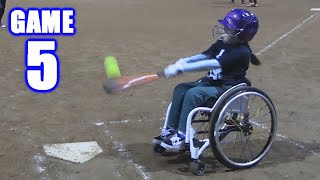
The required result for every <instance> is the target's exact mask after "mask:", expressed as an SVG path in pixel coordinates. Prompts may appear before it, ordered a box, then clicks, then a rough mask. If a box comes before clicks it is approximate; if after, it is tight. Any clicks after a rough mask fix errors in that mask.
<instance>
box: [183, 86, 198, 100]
mask: <svg viewBox="0 0 320 180" xmlns="http://www.w3.org/2000/svg"><path fill="white" fill-rule="evenodd" d="M201 99H202V98H201V93H200V92H199V90H198V89H197V88H192V89H190V90H188V91H187V92H186V94H185V100H187V101H192V102H198V103H200V102H201Z"/></svg>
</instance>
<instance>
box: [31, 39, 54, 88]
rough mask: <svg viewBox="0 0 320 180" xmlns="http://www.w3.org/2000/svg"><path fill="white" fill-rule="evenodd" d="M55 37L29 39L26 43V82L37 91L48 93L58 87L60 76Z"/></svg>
mask: <svg viewBox="0 0 320 180" xmlns="http://www.w3.org/2000/svg"><path fill="white" fill-rule="evenodd" d="M57 46H58V44H57V41H56V40H55V39H29V40H27V41H26V44H25V66H26V71H25V82H26V84H27V86H28V87H29V88H30V89H31V90H32V91H35V92H38V93H47V92H51V91H53V90H54V89H55V88H57V86H58V84H59V76H60V64H59V58H58V56H57V55H56V54H55V52H56V50H57Z"/></svg>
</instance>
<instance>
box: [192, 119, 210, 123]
mask: <svg viewBox="0 0 320 180" xmlns="http://www.w3.org/2000/svg"><path fill="white" fill-rule="evenodd" d="M205 122H210V120H209V119H208V120H193V121H192V124H194V123H205Z"/></svg>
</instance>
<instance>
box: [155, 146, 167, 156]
mask: <svg viewBox="0 0 320 180" xmlns="http://www.w3.org/2000/svg"><path fill="white" fill-rule="evenodd" d="M153 152H154V154H155V155H157V156H161V155H163V154H164V153H165V152H166V149H165V148H164V147H162V146H161V145H160V144H156V145H154V146H153Z"/></svg>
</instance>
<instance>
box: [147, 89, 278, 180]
mask: <svg viewBox="0 0 320 180" xmlns="http://www.w3.org/2000/svg"><path fill="white" fill-rule="evenodd" d="M170 108H171V103H170V104H169V106H168V108H167V112H166V118H165V123H164V126H163V128H166V127H167V120H168V115H169V111H170ZM276 130H277V114H276V110H275V107H274V104H273V103H272V101H271V99H270V98H269V96H268V95H267V94H266V93H264V92H263V91H262V90H260V89H258V88H255V87H252V86H251V84H248V85H247V84H246V83H241V84H238V85H236V86H233V87H231V88H230V89H228V90H227V91H226V92H224V93H223V94H222V95H221V96H220V97H219V98H218V99H217V100H216V101H215V102H211V104H210V102H209V103H207V104H206V105H205V106H203V107H197V108H195V109H193V110H192V111H191V112H190V113H189V115H188V119H187V129H186V139H185V150H184V151H189V152H190V154H191V163H190V166H189V168H190V170H191V172H192V173H193V174H195V175H199V176H200V175H202V174H203V173H204V172H205V163H204V162H202V161H201V160H200V159H199V157H200V156H201V154H202V153H203V152H204V150H205V149H206V148H207V147H211V151H212V152H213V154H214V156H215V158H216V159H217V160H218V161H219V162H220V163H221V164H223V165H224V166H225V167H227V168H230V169H232V170H239V169H245V168H250V167H253V166H255V165H257V164H258V163H259V162H260V161H261V160H262V159H263V158H264V157H265V155H266V154H267V153H268V151H269V149H270V148H271V145H272V143H273V141H274V139H275V136H276ZM153 151H154V153H156V154H157V155H164V154H165V153H166V149H165V148H163V147H162V146H161V145H155V146H154V147H153ZM247 151H248V152H247ZM201 157H202V156H201Z"/></svg>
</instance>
